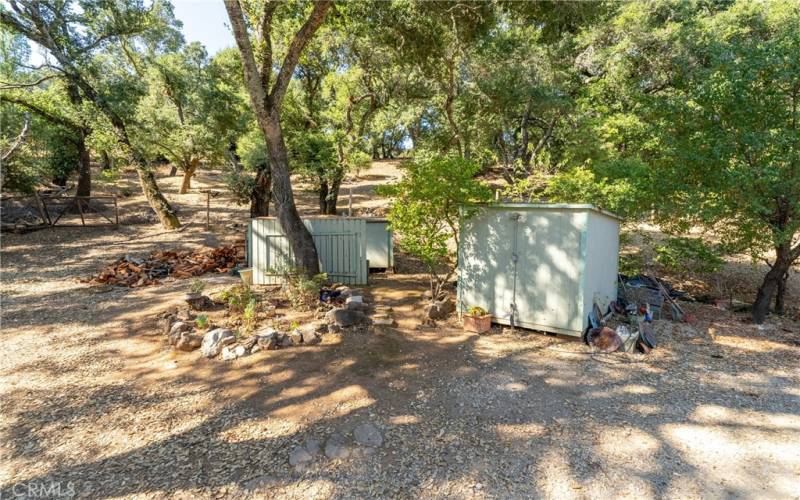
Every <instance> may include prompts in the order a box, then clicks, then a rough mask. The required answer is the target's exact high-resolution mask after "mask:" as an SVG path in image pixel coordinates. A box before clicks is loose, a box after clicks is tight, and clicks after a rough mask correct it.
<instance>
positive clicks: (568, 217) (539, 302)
mask: <svg viewBox="0 0 800 500" xmlns="http://www.w3.org/2000/svg"><path fill="white" fill-rule="evenodd" d="M581 233H582V231H581V214H579V213H573V212H564V211H560V212H557V211H534V212H527V213H524V215H523V216H522V217H521V218H520V221H519V224H518V226H517V238H516V241H517V255H518V262H517V269H516V275H517V276H516V278H517V279H516V283H517V284H516V309H517V312H518V318H519V321H520V322H522V323H528V324H533V325H540V326H542V327H552V328H556V329H562V330H569V329H570V325H571V322H572V319H573V317H574V316H575V315H576V314H580V307H579V304H578V303H577V301H576V300H577V298H578V296H579V286H580V270H579V263H580V258H581V256H580V248H581Z"/></svg>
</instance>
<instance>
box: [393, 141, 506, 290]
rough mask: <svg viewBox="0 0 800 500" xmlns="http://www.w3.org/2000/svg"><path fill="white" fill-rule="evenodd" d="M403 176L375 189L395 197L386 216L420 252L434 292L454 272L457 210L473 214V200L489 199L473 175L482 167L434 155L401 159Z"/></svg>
mask: <svg viewBox="0 0 800 500" xmlns="http://www.w3.org/2000/svg"><path fill="white" fill-rule="evenodd" d="M401 168H402V170H403V171H404V174H405V175H404V176H403V179H402V180H401V181H400V182H398V183H397V184H393V185H390V186H385V187H382V188H381V189H379V192H380V193H381V194H384V195H388V196H392V197H393V198H394V200H393V203H392V207H391V209H390V210H389V214H388V219H389V225H390V226H391V228H392V230H393V231H395V232H396V234H397V235H398V236H399V245H400V248H402V249H403V250H404V251H406V252H408V253H410V254H412V255H414V256H416V257H418V258H419V259H420V260H421V261H422V263H423V264H424V265H425V267H426V268H427V269H428V273H429V275H430V286H431V293H432V294H433V297H438V296H439V293H440V292H441V290H442V286H443V285H444V284H445V283H447V282H448V281H449V280H450V278H451V277H452V276H453V273H454V272H455V266H456V258H455V257H456V249H457V248H458V243H459V241H458V228H459V209H460V208H463V209H464V210H463V214H464V216H465V217H470V216H471V215H473V214H474V208H470V205H472V204H474V203H481V202H486V201H489V200H490V199H491V191H490V190H489V188H487V187H486V186H484V185H483V184H481V183H480V182H479V181H478V180H476V179H475V175H476V174H477V173H478V172H479V171H480V166H479V165H477V164H476V163H474V162H471V161H469V160H465V159H462V158H458V157H446V156H444V157H443V156H433V157H429V158H423V159H419V160H415V161H409V162H404V163H403V164H402V165H401Z"/></svg>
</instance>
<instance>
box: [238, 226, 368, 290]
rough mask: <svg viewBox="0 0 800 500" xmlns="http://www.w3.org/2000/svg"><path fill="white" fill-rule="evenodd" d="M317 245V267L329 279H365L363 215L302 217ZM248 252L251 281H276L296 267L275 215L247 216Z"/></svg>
mask: <svg viewBox="0 0 800 500" xmlns="http://www.w3.org/2000/svg"><path fill="white" fill-rule="evenodd" d="M303 223H304V224H305V225H306V227H307V228H308V230H309V231H310V232H311V236H312V237H313V238H314V243H315V244H316V246H317V254H318V255H319V260H320V269H321V270H322V272H325V273H328V278H329V279H330V280H331V281H338V282H341V283H346V284H349V285H365V284H366V283H367V276H368V270H367V250H366V239H367V238H366V234H367V229H366V222H365V221H364V219H350V218H335V217H320V218H314V217H309V218H303ZM247 250H248V252H247V255H248V260H249V262H250V267H251V268H252V269H253V283H254V284H257V285H271V284H278V283H281V282H282V281H283V276H284V275H285V273H286V272H287V271H289V270H291V269H293V268H296V267H297V266H296V264H295V260H294V254H293V252H292V249H291V245H289V240H288V239H287V238H286V236H285V235H284V234H283V230H282V229H281V226H280V223H279V222H278V220H277V219H276V218H274V217H260V218H257V219H251V220H250V226H249V227H248V231H247Z"/></svg>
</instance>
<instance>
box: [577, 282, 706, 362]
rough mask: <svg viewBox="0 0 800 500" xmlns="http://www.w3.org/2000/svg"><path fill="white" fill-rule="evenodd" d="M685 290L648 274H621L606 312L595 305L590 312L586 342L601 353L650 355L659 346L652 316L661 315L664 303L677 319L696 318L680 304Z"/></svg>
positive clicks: (685, 320) (585, 335) (688, 319)
mask: <svg viewBox="0 0 800 500" xmlns="http://www.w3.org/2000/svg"><path fill="white" fill-rule="evenodd" d="M682 295H684V294H683V292H680V291H678V290H674V289H673V288H672V287H671V286H670V285H669V284H668V283H666V282H663V281H660V280H658V279H656V278H651V277H649V276H644V275H640V276H634V277H630V278H629V277H627V276H623V275H620V276H619V294H618V299H617V300H616V301H613V302H611V304H609V305H608V309H607V310H606V313H605V314H603V313H602V312H601V310H600V307H599V306H598V305H597V304H595V305H594V307H593V309H592V312H591V313H590V314H589V326H588V327H587V328H586V330H585V331H584V332H583V341H584V342H585V343H586V344H587V345H589V346H591V347H593V348H594V349H597V350H598V351H600V352H605V353H609V352H615V351H624V352H633V351H638V352H641V353H643V354H648V353H649V352H650V351H651V350H652V349H655V347H656V336H655V332H654V331H653V317H654V316H655V317H657V318H660V317H661V312H662V306H663V303H664V302H665V301H666V302H667V303H668V304H669V305H670V308H669V311H670V315H671V317H672V319H673V320H674V321H682V322H686V323H691V322H692V321H693V318H692V316H691V315H690V314H687V313H686V312H685V311H684V310H683V308H681V306H680V305H679V304H678V302H677V300H676V299H677V298H678V297H681V296H682Z"/></svg>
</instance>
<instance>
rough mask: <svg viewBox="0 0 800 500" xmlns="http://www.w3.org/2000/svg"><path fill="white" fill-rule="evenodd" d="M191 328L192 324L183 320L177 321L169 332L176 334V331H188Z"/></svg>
mask: <svg viewBox="0 0 800 500" xmlns="http://www.w3.org/2000/svg"><path fill="white" fill-rule="evenodd" d="M191 329H192V325H191V324H189V323H186V322H183V321H176V322H175V323H173V324H172V326H171V327H170V329H169V334H170V335H174V334H176V333H181V332H188V331H189V330H191Z"/></svg>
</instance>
